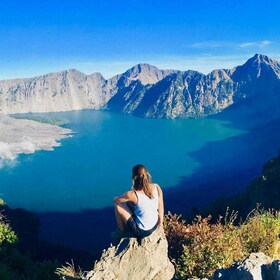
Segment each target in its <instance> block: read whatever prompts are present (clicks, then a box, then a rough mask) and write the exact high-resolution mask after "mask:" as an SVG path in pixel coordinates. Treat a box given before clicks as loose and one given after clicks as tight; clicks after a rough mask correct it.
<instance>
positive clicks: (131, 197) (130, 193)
mask: <svg viewBox="0 0 280 280" xmlns="http://www.w3.org/2000/svg"><path fill="white" fill-rule="evenodd" d="M127 197H128V198H129V200H130V201H132V202H133V203H134V204H137V197H136V194H135V192H134V191H133V190H130V191H128V192H127Z"/></svg>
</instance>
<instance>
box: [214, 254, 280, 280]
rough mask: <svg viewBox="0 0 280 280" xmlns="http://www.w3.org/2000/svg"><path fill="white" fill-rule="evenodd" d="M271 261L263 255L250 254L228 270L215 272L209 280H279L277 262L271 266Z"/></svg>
mask: <svg viewBox="0 0 280 280" xmlns="http://www.w3.org/2000/svg"><path fill="white" fill-rule="evenodd" d="M271 261H272V260H271V258H269V257H267V256H266V255H265V254H264V253H261V252H260V253H252V254H251V255H250V256H249V257H248V258H246V259H245V260H244V261H242V262H237V263H234V264H233V265H232V266H231V267H230V268H228V269H220V270H217V271H216V272H215V274H214V276H213V277H212V278H211V280H280V278H279V261H275V262H274V263H273V266H272V265H271Z"/></svg>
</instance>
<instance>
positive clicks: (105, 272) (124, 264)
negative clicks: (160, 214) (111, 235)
mask: <svg viewBox="0 0 280 280" xmlns="http://www.w3.org/2000/svg"><path fill="white" fill-rule="evenodd" d="M167 248H168V244H167V240H166V238H165V234H164V231H163V229H162V228H159V229H157V230H156V231H155V232H153V233H152V234H151V235H150V236H148V237H146V238H143V239H141V240H137V239H136V238H123V239H122V240H121V241H120V243H119V244H118V245H117V246H111V247H109V248H108V249H107V250H106V251H104V252H103V254H102V256H101V258H100V260H99V261H98V262H96V263H95V265H94V268H93V270H92V271H90V272H88V273H87V275H86V279H87V280H126V279H127V280H133V279H135V280H136V279H137V280H170V279H172V278H173V276H174V273H175V270H174V267H173V265H172V263H171V262H170V260H169V259H168V255H167Z"/></svg>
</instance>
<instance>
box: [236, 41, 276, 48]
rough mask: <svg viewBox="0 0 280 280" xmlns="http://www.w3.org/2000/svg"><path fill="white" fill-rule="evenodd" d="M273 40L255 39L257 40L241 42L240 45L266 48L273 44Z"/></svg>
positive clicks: (241, 46)
mask: <svg viewBox="0 0 280 280" xmlns="http://www.w3.org/2000/svg"><path fill="white" fill-rule="evenodd" d="M271 44H272V42H271V41H268V40H264V41H255V42H246V43H242V44H239V45H238V47H240V48H248V47H259V48H264V47H266V46H268V45H271Z"/></svg>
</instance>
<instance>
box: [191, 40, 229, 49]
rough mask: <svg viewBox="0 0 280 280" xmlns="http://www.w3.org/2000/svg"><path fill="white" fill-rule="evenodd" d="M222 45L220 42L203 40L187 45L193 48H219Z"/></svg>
mask: <svg viewBox="0 0 280 280" xmlns="http://www.w3.org/2000/svg"><path fill="white" fill-rule="evenodd" d="M223 45H224V43H222V42H215V41H205V42H197V43H193V44H190V45H189V47H191V48H194V49H215V48H221V47H222V46H223Z"/></svg>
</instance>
